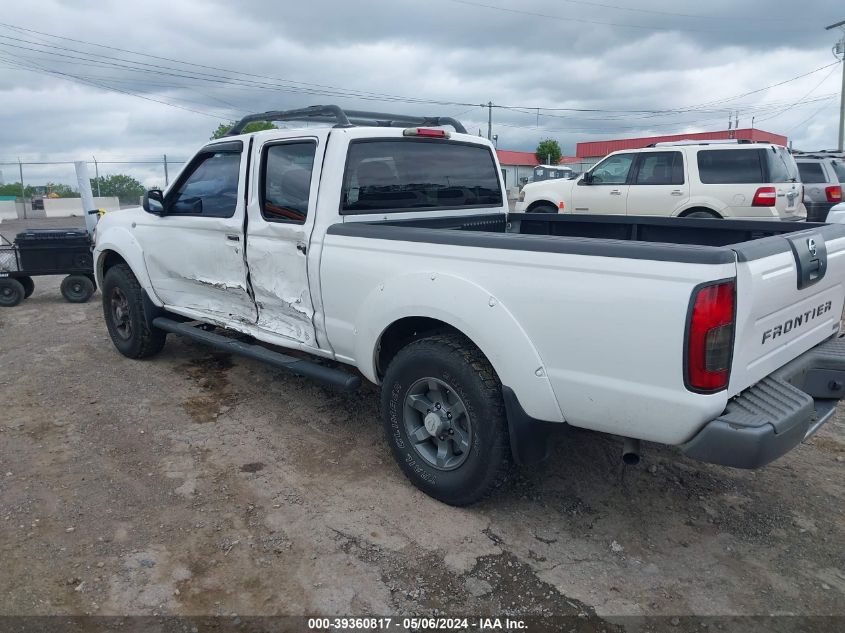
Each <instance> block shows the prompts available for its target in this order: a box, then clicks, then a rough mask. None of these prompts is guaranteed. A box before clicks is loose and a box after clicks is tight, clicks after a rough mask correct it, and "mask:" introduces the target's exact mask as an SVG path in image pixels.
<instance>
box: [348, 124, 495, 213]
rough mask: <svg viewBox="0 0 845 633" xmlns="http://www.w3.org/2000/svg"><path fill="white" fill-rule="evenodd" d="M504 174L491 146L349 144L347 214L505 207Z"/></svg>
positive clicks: (404, 141)
mask: <svg viewBox="0 0 845 633" xmlns="http://www.w3.org/2000/svg"><path fill="white" fill-rule="evenodd" d="M502 203H503V202H502V189H501V185H500V181H499V171H498V169H496V163H495V161H494V160H493V154H492V152H491V151H490V149H489V148H488V147H484V146H481V145H472V144H469V143H456V142H448V141H445V142H444V141H441V140H428V139H404V138H403V139H394V138H390V139H378V140H366V141H353V142H351V143H350V145H349V153H348V155H347V159H346V172H345V174H344V177H343V190H342V193H341V213H342V214H354V213H385V212H388V213H389V212H394V213H400V212H402V211H409V210H412V209H413V210H423V209H426V210H437V209H460V208H477V207H499V206H501V205H502Z"/></svg>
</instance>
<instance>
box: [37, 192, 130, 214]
mask: <svg viewBox="0 0 845 633" xmlns="http://www.w3.org/2000/svg"><path fill="white" fill-rule="evenodd" d="M94 208H96V209H105V210H106V211H119V210H120V200H118V199H117V198H116V197H102V198H94ZM90 210H93V209H90ZM44 213H45V215H46V216H47V217H48V218H68V217H71V216H80V217H81V216H82V213H83V209H82V198H45V199H44Z"/></svg>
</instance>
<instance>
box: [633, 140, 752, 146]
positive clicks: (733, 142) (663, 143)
mask: <svg viewBox="0 0 845 633" xmlns="http://www.w3.org/2000/svg"><path fill="white" fill-rule="evenodd" d="M766 142H767V141H752V140H751V139H747V138H723V139H702V140H700V141H697V140H695V139H681V140H679V141H660V142H659V143H650V144H648V145H646V147H671V146H673V145H750V144H751V143H766Z"/></svg>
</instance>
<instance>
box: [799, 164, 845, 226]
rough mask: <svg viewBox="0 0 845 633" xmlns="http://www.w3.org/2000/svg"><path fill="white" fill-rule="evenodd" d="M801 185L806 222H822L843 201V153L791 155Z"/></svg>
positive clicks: (844, 175)
mask: <svg viewBox="0 0 845 633" xmlns="http://www.w3.org/2000/svg"><path fill="white" fill-rule="evenodd" d="M793 154H794V156H795V162H796V163H797V164H798V171H799V172H800V173H801V182H803V183H804V206H805V207H807V220H808V221H810V222H824V221H825V220H826V219H827V214H828V211H830V208H831V207H832V206H833V205H835V204H839V203H840V202H842V185H843V184H845V154H842V153H837V152H793Z"/></svg>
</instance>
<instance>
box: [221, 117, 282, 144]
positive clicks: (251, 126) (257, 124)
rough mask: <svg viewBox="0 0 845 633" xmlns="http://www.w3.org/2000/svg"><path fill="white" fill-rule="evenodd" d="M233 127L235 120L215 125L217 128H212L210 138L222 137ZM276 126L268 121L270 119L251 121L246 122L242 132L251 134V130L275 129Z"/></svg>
mask: <svg viewBox="0 0 845 633" xmlns="http://www.w3.org/2000/svg"><path fill="white" fill-rule="evenodd" d="M233 127H235V122H234V121H232V122H231V123H221V124H220V125H218V126H217V129H216V130H214V133H213V134H212V135H211V138H210V140H212V141H213V140H214V139H217V138H223V137H224V136H226V134H228V133H229V130H231V129H232V128H233ZM275 129H276V126H275V125H273V124H272V123H270V121H253V122H252V123H247V124H246V127H245V128H244V131H243V132H242V134H251V133H253V132H260V131H262V130H275Z"/></svg>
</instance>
